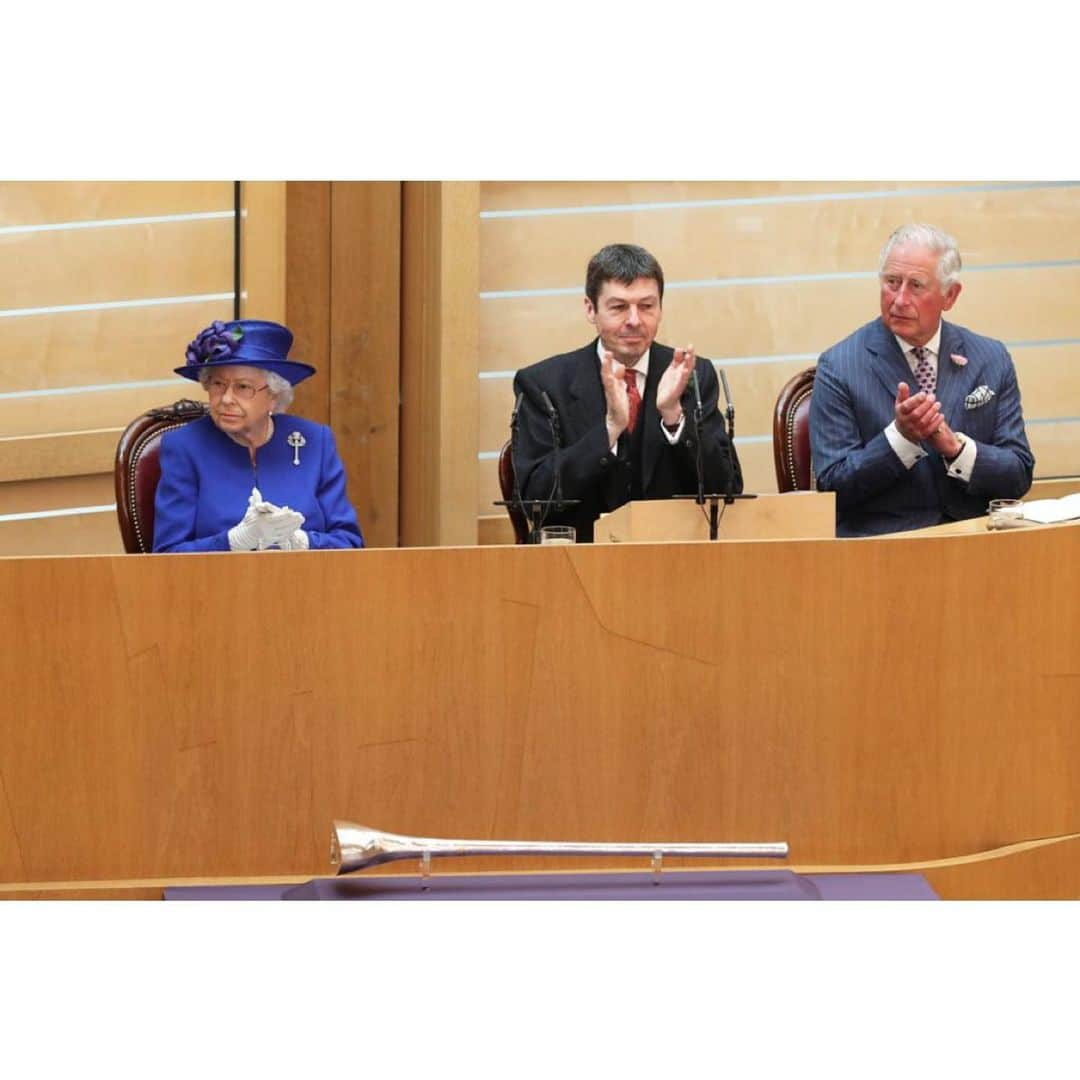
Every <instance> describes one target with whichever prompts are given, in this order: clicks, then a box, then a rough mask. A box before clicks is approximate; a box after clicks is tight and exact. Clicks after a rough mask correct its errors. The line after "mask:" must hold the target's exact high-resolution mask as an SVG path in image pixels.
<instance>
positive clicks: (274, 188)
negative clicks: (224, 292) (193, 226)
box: [240, 180, 288, 323]
mask: <svg viewBox="0 0 1080 1080" xmlns="http://www.w3.org/2000/svg"><path fill="white" fill-rule="evenodd" d="M240 202H241V206H242V209H243V214H244V216H243V220H242V223H241V229H240V243H241V250H240V272H241V279H240V290H241V297H240V315H241V318H244V319H269V320H271V321H272V322H279V323H283V322H285V279H286V260H287V258H288V246H287V238H286V214H287V205H288V203H287V193H286V184H285V182H284V181H281V180H245V181H243V183H241V185H240Z"/></svg>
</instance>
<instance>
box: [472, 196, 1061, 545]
mask: <svg viewBox="0 0 1080 1080" xmlns="http://www.w3.org/2000/svg"><path fill="white" fill-rule="evenodd" d="M480 188H481V193H480V206H481V215H480V290H481V291H480V297H481V301H480V372H479V374H480V404H479V451H478V464H477V473H478V481H477V493H478V499H477V514H478V516H480V518H481V535H488V536H491V537H493V538H498V539H500V540H502V539H505V538H506V537H507V536H508V535H509V531H508V528H507V527H504V518H503V516H501V515H500V513H499V512H498V511H496V510H494V509H493V508H492V507H491V502H492V500H494V499H497V498H498V497H499V496H498V482H497V477H496V471H495V457H496V455H497V451H498V449H499V447H500V446H501V444H502V443H503V441H504V440H505V439H506V437H507V425H508V417H509V413H510V409H511V407H512V404H513V395H512V392H511V382H512V378H513V373H514V371H515V370H517V369H518V368H520V367H522V366H524V365H526V364H529V363H532V362H534V361H536V360H540V359H542V358H543V357H545V356H550V355H552V354H554V353H557V352H563V351H566V350H568V349H571V348H575V347H577V346H579V345H581V344H584V343H585V342H586V341H588V340H589V337H590V336H591V333H592V327H591V326H589V325H588V324H587V323H586V322H585V319H584V315H583V313H582V305H581V296H582V295H583V294H584V284H583V283H584V276H585V266H586V263H587V262H588V259H589V257H590V256H591V255H592V254H593V253H594V252H596V251H597V250H598V249H599V248H600V247H602V246H603V245H604V244H607V243H612V242H617V241H625V242H629V243H637V244H641V245H643V246H644V247H646V248H648V249H649V250H650V251H652V252H653V253H654V254H655V255H656V256H657V257H658V258H659V260H660V263H661V265H662V266H663V268H664V272H665V276H666V278H667V292H666V294H665V300H664V324H663V326H662V328H661V334H660V338H661V340H663V341H665V342H667V343H669V344H688V343H691V342H692V343H693V344H695V345H696V346H697V348H698V351H699V353H701V354H702V355H705V356H708V357H710V358H711V359H713V360H714V361H715V362H716V363H717V364H718V365H722V366H723V367H724V368H725V370H726V372H727V375H728V380H729V382H730V383H731V388H732V393H733V395H734V398H735V403H736V406H737V422H736V433H737V442H738V448H739V455H740V458H741V460H742V462H743V466H744V474H745V476H746V484H747V489H748V490H752V491H762V492H765V491H775V490H776V478H775V473H774V468H773V462H772V443H771V414H772V408H773V404H774V402H775V400H776V395H777V393H778V391H779V389H780V387H781V386H782V385H783V384H784V382H785V381H786V380H787V379H788V378H790V377H791V376H792V375H793V374H795V372H797V371H799V370H801V369H802V368H804V367H806V366H807V365H808V364H811V363H814V362H815V361H816V359H817V357H818V355H819V354H820V353H821V352H822V351H823V350H824V349H825V348H827V347H828V346H829V345H831V344H833V343H835V342H836V341H839V340H840V339H841V338H843V337H844V336H846V335H847V334H848V333H850V332H851V331H852V330H854V329H855V328H856V327H858V326H860V325H862V324H863V323H865V322H868V321H869V320H870V319H871V318H873V317H874V316H875V315H876V314H877V312H878V298H877V297H878V288H877V281H876V273H877V264H878V255H879V252H880V249H881V246H882V244H883V243H884V241H885V239H886V238H887V237H888V235H889V233H890V232H891V231H892V230H893V229H894V228H895V227H896V226H897V225H900V224H903V223H904V222H907V221H929V222H931V223H933V224H936V225H938V226H940V227H942V228H944V229H946V230H947V231H950V232H952V233H953V235H955V236H956V237H957V239H958V241H959V243H960V249H961V254H962V256H963V259H964V264H965V272H964V277H963V281H964V293H963V295H962V296H961V298H960V301H959V302H958V304H957V306H956V308H955V309H954V310H953V312H952V317H953V318H954V320H955V321H956V322H958V323H960V324H961V325H965V326H970V327H971V328H972V329H974V330H976V331H978V332H980V333H984V334H989V335H991V336H994V337H998V338H1000V339H1002V340H1004V341H1005V342H1006V343H1007V344H1008V345H1009V347H1010V350H1011V352H1012V355H1013V358H1014V359H1015V361H1016V365H1017V370H1018V373H1019V378H1020V385H1021V391H1022V393H1023V398H1024V412H1025V418H1026V420H1027V425H1028V437H1029V439H1030V441H1031V444H1032V448H1033V450H1034V452H1035V455H1036V459H1037V464H1036V476H1039V477H1048V476H1059V475H1074V474H1076V473H1078V472H1080V308H1078V306H1077V305H1076V303H1075V297H1076V296H1077V295H1078V292H1080V258H1078V257H1077V242H1078V240H1080V184H1076V183H1067V184H1066V183H1061V184H1057V183H1046V184H937V183H934V184H930V183H926V184H912V183H894V182H874V183H866V182H858V183H840V182H837V183H826V182H814V183H797V182H782V183H777V182H733V183H719V182H717V183H688V182H672V183H659V182H642V183H531V184H523V183H485V184H481V186H480Z"/></svg>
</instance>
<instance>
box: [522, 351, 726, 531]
mask: <svg viewBox="0 0 1080 1080" xmlns="http://www.w3.org/2000/svg"><path fill="white" fill-rule="evenodd" d="M673 355H674V354H673V350H671V349H670V348H668V347H667V346H666V345H659V344H657V343H656V342H655V341H654V342H653V345H652V350H651V352H650V354H649V375H648V378H647V380H646V383H645V393H644V394H643V395H642V402H641V415H640V419H639V420H638V428H637V429H636V431H635V434H636V433H637V431H640V433H641V439H640V443H639V447H640V450H639V453H638V454H637V455H636V457H635V456H634V455H632V454H631V452H630V446H631V443H632V442H633V441H634V440H631V439H630V438H629V437H628V436H627V435H626V434H625V433H624V434H623V435H622V436H621V437H620V439H619V443H618V446H617V453H616V454H613V453H612V452H611V448H610V446H609V444H608V436H607V427H606V425H605V423H604V418H605V416H606V413H607V406H606V404H605V401H604V387H603V383H601V381H600V361H599V359H598V357H597V353H596V339H595V338H594V339H593V341H592V342H591V343H590V344H589V345H586V346H584V347H583V348H581V349H578V350H577V351H576V352H572V353H564V354H562V355H561V356H551V357H549V358H548V359H547V360H541V361H540V362H539V363H538V364H533V365H532V366H531V367H527V368H523V369H522V370H521V371H519V372H518V373H517V375H516V376H515V378H514V395H515V398H516V396H517V395H518V394H519V393H520V394H523V395H524V396H523V398H522V403H521V410H520V412H519V415H518V433H517V437H516V446H515V451H514V465H515V470H516V473H517V477H518V482H519V485H520V487H521V493H522V495H523V496H524V497H525V498H526V499H548V498H551V496H552V494H553V492H554V490H555V457H556V455H555V448H554V442H553V439H552V432H551V424H550V420H549V417H548V412H547V409H546V408H545V407H544V403H543V399H542V398H541V392H542V391H543V392H546V393H547V394H548V396H549V397H550V399H551V401H552V404H553V405H554V406H555V410H556V412H557V413H558V416H559V423H560V429H561V435H562V450H561V453H560V454H559V457H560V459H561V466H560V468H561V475H562V494H563V497H564V498H566V499H580V500H581V504H580V505H579V506H577V507H570V508H568V509H567V511H566V512H564V513H562V514H556V513H554V512H553V513H551V514H549V516H548V518H547V523H549V524H566V525H573V526H575V528H576V529H577V534H578V539H579V540H583V541H588V540H592V538H593V523H594V522H595V521H596V519H597V518H598V517H599V516H600V515H601V514H602V513H608V512H610V511H612V510H615V509H617V508H618V507H620V506H622V505H623V504H624V503H626V502H629V501H630V499H631V498H635V497H639V498H645V499H664V498H668V497H670V496H671V495H692V494H694V493H695V492H696V491H697V489H698V487H697V469H696V467H695V459H696V456H697V442H696V432H695V430H694V421H693V413H694V392H693V389H692V384H691V385H690V386H687V389H686V392H685V393H684V394H683V400H682V404H683V411H684V412H685V414H686V423H685V424H684V425H683V430H682V433H681V435H680V436H679V441H678V442H677V443H676V444H675V445H674V446H672V445H670V444H669V443H668V441H667V439H666V438H665V437H664V433H663V431H661V429H660V414H659V413H658V412H657V411H656V388H657V386H658V385H659V382H660V377H661V375H663V373H664V371H665V370H667V367H668V365H669V364H670V363H671V360H672V357H673ZM697 377H698V382H699V385H700V387H701V402H702V406H703V420H702V424H701V449H702V459H703V464H704V475H705V491H706V492H707V493H711V492H720V491H725V490H726V488H727V481H728V476H729V472H730V466H729V459H728V438H727V432H726V431H725V430H724V424H723V420H722V419H721V417H720V414H719V413H718V412H717V411H716V402H717V395H718V392H719V391H718V384H717V378H716V372H715V371H714V370H713V366H712V364H711V363H710V362H709V361H708V360H705V359H702V358H701V357H698V359H697ZM734 460H735V487H734V491H735V492H736V493H738V492H741V491H742V471H741V469H740V468H739V463H738V458H737V457H736V458H735V459H734ZM635 470H636V473H635Z"/></svg>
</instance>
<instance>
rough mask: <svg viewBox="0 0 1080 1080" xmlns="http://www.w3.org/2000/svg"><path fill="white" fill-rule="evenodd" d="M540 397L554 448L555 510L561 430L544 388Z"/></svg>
mask: <svg viewBox="0 0 1080 1080" xmlns="http://www.w3.org/2000/svg"><path fill="white" fill-rule="evenodd" d="M540 398H541V400H542V401H543V402H544V408H545V409H547V414H548V423H549V424H550V425H551V442H552V446H553V449H554V469H555V488H554V491H553V494H552V498H553V500H554V503H555V512H556V513H558V512H559V511H560V510H561V509H562V501H563V497H562V431H561V430H560V427H559V411H558V409H556V408H555V406H554V404H553V403H552V401H551V398H550V397H549V396H548V392H547V391H546V390H541V391H540Z"/></svg>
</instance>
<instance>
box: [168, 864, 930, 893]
mask: <svg viewBox="0 0 1080 1080" xmlns="http://www.w3.org/2000/svg"><path fill="white" fill-rule="evenodd" d="M654 880H655V879H654V877H653V875H652V874H649V873H639V872H632V873H608V874H599V873H592V874H588V873H586V874H505V875H504V874H471V875H445V874H444V875H439V874H438V873H436V874H433V875H432V876H431V877H430V878H429V879H428V888H426V889H425V888H423V882H422V881H421V879H420V878H419V877H404V878H401V877H378V876H375V875H372V876H370V877H364V876H363V875H359V876H352V877H340V878H313V879H312V880H311V881H308V882H305V883H304V884H303V885H195V886H179V887H175V888H168V889H166V890H165V899H166V900H936V899H937V898H938V897H937V894H936V893H935V892H934V890H933V889H931V888H930V885H929V883H928V882H927V881H926V879H925V878H924V877H923V876H922V875H921V874H802V875H800V874H795V873H792V872H791V871H790V870H735V871H727V870H720V871H707V870H706V871H701V870H670V871H665V872H664V873H662V874H661V875H660V878H659V884H654Z"/></svg>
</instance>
